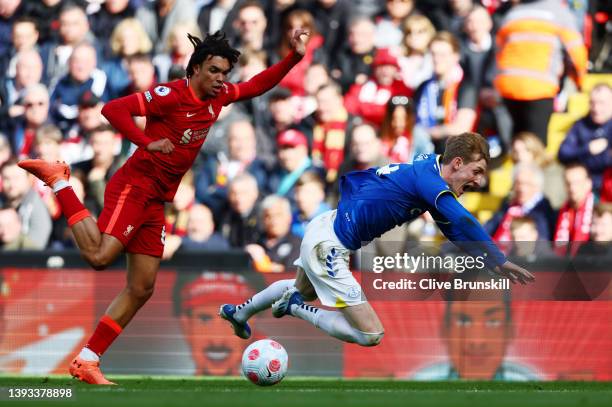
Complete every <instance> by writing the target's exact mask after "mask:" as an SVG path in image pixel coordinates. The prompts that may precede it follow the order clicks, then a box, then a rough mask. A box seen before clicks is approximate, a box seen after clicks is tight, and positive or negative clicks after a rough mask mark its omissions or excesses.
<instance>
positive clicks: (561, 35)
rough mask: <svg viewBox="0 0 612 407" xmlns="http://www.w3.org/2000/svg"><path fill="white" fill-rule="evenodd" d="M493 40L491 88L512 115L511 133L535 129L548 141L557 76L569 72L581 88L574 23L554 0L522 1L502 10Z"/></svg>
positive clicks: (582, 53)
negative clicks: (494, 73)
mask: <svg viewBox="0 0 612 407" xmlns="http://www.w3.org/2000/svg"><path fill="white" fill-rule="evenodd" d="M496 43H497V69H498V71H497V76H496V77H495V88H496V89H497V91H498V92H499V94H500V95H501V97H502V98H503V99H504V104H505V105H506V107H507V108H508V111H509V113H510V116H511V117H512V122H513V125H514V127H513V130H512V133H518V132H521V131H529V132H533V133H535V134H537V136H538V137H539V138H540V140H542V142H543V143H544V144H545V145H546V141H547V140H546V134H547V128H548V121H549V119H550V115H551V114H552V112H553V101H554V98H555V97H556V96H557V93H558V92H559V82H560V78H561V75H562V74H563V72H564V71H567V72H569V73H570V75H571V76H572V77H573V78H574V80H575V81H576V83H577V84H578V86H580V85H581V84H582V79H583V77H584V75H585V73H586V68H587V65H586V64H587V50H586V47H585V45H584V42H583V41H582V37H581V36H580V33H579V32H578V31H577V28H576V22H575V21H574V18H573V16H572V15H571V13H570V12H569V10H568V9H567V7H566V6H564V5H562V4H561V3H560V2H559V1H557V0H535V1H525V0H522V1H521V3H519V4H517V5H515V6H514V7H512V8H511V9H510V11H509V12H508V14H506V16H505V18H504V20H503V22H502V23H501V27H500V29H499V31H498V32H497V38H496ZM566 57H568V58H566ZM564 61H565V62H569V64H566V66H565V68H564Z"/></svg>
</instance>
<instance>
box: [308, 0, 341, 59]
mask: <svg viewBox="0 0 612 407" xmlns="http://www.w3.org/2000/svg"><path fill="white" fill-rule="evenodd" d="M308 3H309V4H307V5H306V7H307V8H308V10H309V11H310V14H311V15H312V17H313V19H314V22H315V24H316V31H317V32H318V33H320V34H321V35H322V36H323V39H324V40H325V41H324V45H323V48H324V50H325V54H326V55H328V56H332V55H333V56H336V55H338V53H339V52H340V50H341V49H342V47H343V46H344V44H346V33H347V31H348V22H349V18H350V17H351V15H352V6H353V4H351V3H352V1H349V0H316V1H311V2H308Z"/></svg>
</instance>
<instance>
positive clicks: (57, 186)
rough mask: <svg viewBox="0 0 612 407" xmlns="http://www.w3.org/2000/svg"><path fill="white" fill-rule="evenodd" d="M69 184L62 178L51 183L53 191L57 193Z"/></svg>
mask: <svg viewBox="0 0 612 407" xmlns="http://www.w3.org/2000/svg"><path fill="white" fill-rule="evenodd" d="M69 186H70V184H69V183H68V181H66V180H64V179H60V180H59V181H57V182H56V183H55V184H53V192H55V193H56V194H57V193H58V192H59V191H60V190H62V189H64V188H68V187H69Z"/></svg>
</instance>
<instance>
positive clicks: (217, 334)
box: [181, 304, 244, 376]
mask: <svg viewBox="0 0 612 407" xmlns="http://www.w3.org/2000/svg"><path fill="white" fill-rule="evenodd" d="M218 308H219V307H218V305H216V304H215V305H201V306H198V307H195V308H193V309H192V310H191V315H189V316H187V315H185V316H182V317H181V325H182V327H183V332H184V334H185V337H186V338H187V341H188V343H189V347H190V348H191V357H192V358H193V361H194V363H195V366H196V372H197V374H206V375H218V376H220V375H234V374H237V373H238V367H239V365H240V359H241V357H242V351H243V349H244V342H243V341H242V340H241V339H240V338H238V337H237V336H235V335H234V334H233V332H232V331H231V329H230V328H229V327H228V326H227V324H226V323H225V321H223V320H222V319H221V318H218V317H217V312H218V311H219V309H218Z"/></svg>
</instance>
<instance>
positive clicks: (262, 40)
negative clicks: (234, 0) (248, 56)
mask: <svg viewBox="0 0 612 407" xmlns="http://www.w3.org/2000/svg"><path fill="white" fill-rule="evenodd" d="M267 24H268V21H267V19H266V14H265V12H264V9H263V6H262V5H261V4H260V3H259V2H257V1H247V2H245V3H244V4H242V5H241V6H240V9H239V10H238V19H237V20H236V22H235V23H234V26H235V27H236V30H237V31H238V33H239V37H238V38H237V39H236V43H235V44H233V46H235V47H237V48H239V49H240V50H241V51H245V50H251V51H266V52H267V51H268V50H269V49H270V44H269V43H268V42H267V41H266V35H265V33H266V26H267Z"/></svg>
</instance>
